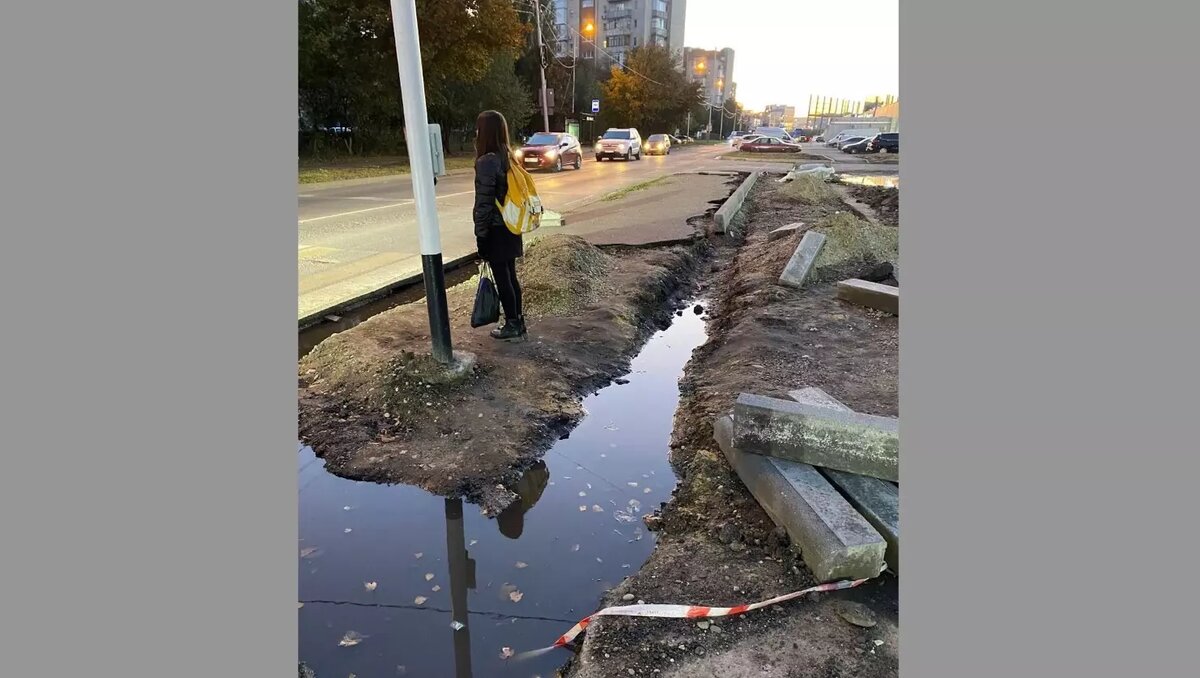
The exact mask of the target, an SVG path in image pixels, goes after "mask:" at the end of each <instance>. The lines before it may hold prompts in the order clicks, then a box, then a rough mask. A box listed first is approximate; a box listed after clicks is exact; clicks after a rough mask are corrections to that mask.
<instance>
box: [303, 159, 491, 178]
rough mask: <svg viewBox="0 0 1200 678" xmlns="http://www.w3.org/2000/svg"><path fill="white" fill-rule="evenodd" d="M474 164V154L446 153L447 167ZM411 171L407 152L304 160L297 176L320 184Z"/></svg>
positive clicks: (460, 167) (470, 165) (456, 167)
mask: <svg viewBox="0 0 1200 678" xmlns="http://www.w3.org/2000/svg"><path fill="white" fill-rule="evenodd" d="M474 166H475V158H474V156H471V155H451V156H447V157H446V169H447V170H455V169H466V168H471V167H474ZM409 171H410V167H409V164H408V157H406V156H403V155H399V156H380V157H376V158H355V159H352V160H334V161H319V160H302V161H301V162H300V166H299V168H298V171H297V180H298V181H299V183H301V184H316V183H321V182H325V181H342V180H345V179H367V178H370V177H387V176H392V175H396V174H408V173H409Z"/></svg>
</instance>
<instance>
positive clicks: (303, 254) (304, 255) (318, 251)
mask: <svg viewBox="0 0 1200 678" xmlns="http://www.w3.org/2000/svg"><path fill="white" fill-rule="evenodd" d="M340 251H341V250H339V249H337V248H335V247H321V246H319V245H308V246H305V247H304V248H302V249H301V250H300V252H299V255H298V257H297V258H298V259H299V260H300V261H312V262H315V263H331V262H329V261H321V259H322V258H324V257H326V256H329V255H331V254H334V253H335V252H340Z"/></svg>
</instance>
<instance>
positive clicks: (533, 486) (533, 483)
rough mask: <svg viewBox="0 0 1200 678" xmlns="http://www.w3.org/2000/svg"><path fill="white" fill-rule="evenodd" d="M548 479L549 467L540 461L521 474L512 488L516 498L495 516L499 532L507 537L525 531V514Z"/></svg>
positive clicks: (519, 534) (539, 497)
mask: <svg viewBox="0 0 1200 678" xmlns="http://www.w3.org/2000/svg"><path fill="white" fill-rule="evenodd" d="M549 480H550V469H549V468H547V467H546V463H545V462H542V461H539V462H538V463H537V464H535V465H534V466H533V467H532V468H530V469H529V470H528V471H526V472H525V475H523V476H521V480H520V481H518V482H517V486H516V487H514V488H513V491H514V492H516V493H517V497H518V498H517V500H516V501H514V502H513V503H512V504H509V506H508V508H506V509H504V510H503V511H501V513H500V515H498V516H496V525H497V526H498V527H499V528H500V534H502V535H504V536H506V537H508V538H509V539H520V538H521V533H522V532H524V531H525V514H526V513H528V512H529V509H531V508H533V505H534V504H536V503H537V501H538V499H541V498H542V493H543V492H545V491H546V483H547V482H548V481H549Z"/></svg>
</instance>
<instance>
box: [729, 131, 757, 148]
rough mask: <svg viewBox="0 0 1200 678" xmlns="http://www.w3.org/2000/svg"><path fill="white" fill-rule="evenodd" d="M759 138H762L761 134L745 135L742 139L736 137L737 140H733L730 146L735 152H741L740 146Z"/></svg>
mask: <svg viewBox="0 0 1200 678" xmlns="http://www.w3.org/2000/svg"><path fill="white" fill-rule="evenodd" d="M761 138H763V137H762V135H761V134H747V135H746V136H744V137H738V138H736V139H734V140H733V144H732V146H733V148H734V149H735V150H741V148H742V144H745V143H747V142H750V141H757V140H759V139H761Z"/></svg>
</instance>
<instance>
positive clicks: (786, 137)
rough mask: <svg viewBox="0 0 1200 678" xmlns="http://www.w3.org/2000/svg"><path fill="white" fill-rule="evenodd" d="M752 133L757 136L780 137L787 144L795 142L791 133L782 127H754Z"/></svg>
mask: <svg viewBox="0 0 1200 678" xmlns="http://www.w3.org/2000/svg"><path fill="white" fill-rule="evenodd" d="M754 133H755V134H757V135H759V136H764V137H775V138H776V139H782V140H783V142H784V143H788V144H792V143H795V142H796V140H795V139H793V138H792V135H790V134H788V133H787V130H785V129H784V128H782V127H755V128H754Z"/></svg>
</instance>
